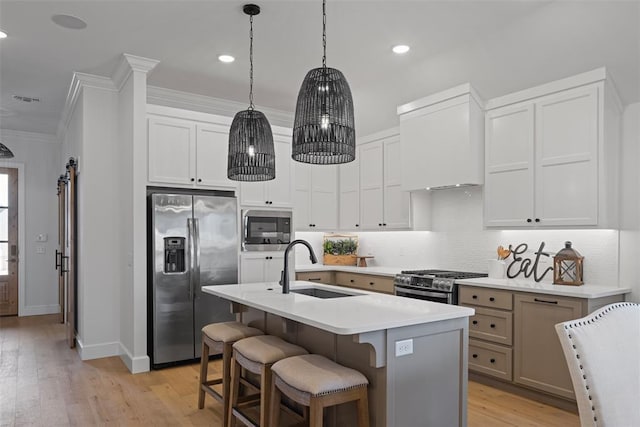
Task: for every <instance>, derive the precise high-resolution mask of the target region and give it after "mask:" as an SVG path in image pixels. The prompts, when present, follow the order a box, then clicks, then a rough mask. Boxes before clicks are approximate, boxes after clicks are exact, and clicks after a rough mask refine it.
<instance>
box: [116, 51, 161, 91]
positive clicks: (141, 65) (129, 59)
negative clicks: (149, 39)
mask: <svg viewBox="0 0 640 427" xmlns="http://www.w3.org/2000/svg"><path fill="white" fill-rule="evenodd" d="M159 63H160V61H158V60H155V59H149V58H144V57H142V56H135V55H130V54H128V53H123V54H122V57H121V58H120V63H119V64H118V66H117V67H116V70H115V71H114V73H113V75H112V76H111V79H112V80H113V83H114V84H115V87H116V88H117V89H118V91H120V89H122V86H123V85H124V83H125V82H126V81H127V79H128V78H129V76H130V75H131V73H132V72H134V71H136V72H141V73H145V74H146V73H148V72H149V71H151V70H153V69H154V68H155V67H156V65H158V64H159Z"/></svg>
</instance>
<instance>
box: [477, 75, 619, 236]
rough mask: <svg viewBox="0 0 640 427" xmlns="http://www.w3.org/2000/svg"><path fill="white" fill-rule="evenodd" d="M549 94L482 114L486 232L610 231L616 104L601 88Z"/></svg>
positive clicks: (598, 85)
mask: <svg viewBox="0 0 640 427" xmlns="http://www.w3.org/2000/svg"><path fill="white" fill-rule="evenodd" d="M552 89H554V92H553V93H551V94H549V95H540V96H536V97H533V98H532V99H529V100H527V101H523V102H519V103H511V104H509V105H506V106H502V107H497V108H491V109H490V110H489V111H488V112H487V114H486V123H485V129H486V153H485V158H486V177H485V181H486V186H485V199H484V202H485V206H484V214H485V225H486V226H488V227H496V226H497V227H504V226H506V227H547V226H600V227H613V226H615V224H616V221H615V218H616V217H617V215H616V213H615V206H617V202H616V201H617V197H618V196H617V194H618V191H617V187H618V185H617V182H618V177H617V172H616V171H617V169H618V168H617V164H618V161H619V159H618V147H619V137H618V126H619V111H618V108H617V106H616V105H615V102H613V99H615V98H611V97H607V95H606V93H605V84H604V82H603V81H600V82H597V83H593V84H587V85H581V86H579V87H574V88H570V89H565V90H560V91H558V86H557V85H555V86H553V88H552ZM606 89H607V90H608V91H612V90H613V89H612V88H606ZM541 90H542V89H541ZM541 90H539V91H537V92H534V93H540V91H541ZM549 90H550V89H549ZM542 93H544V92H542ZM513 99H514V98H513V97H511V98H508V100H509V101H513ZM516 99H517V98H516ZM493 104H495V102H493V103H492V102H490V103H489V104H488V105H490V106H491V105H493ZM605 138H606V143H605Z"/></svg>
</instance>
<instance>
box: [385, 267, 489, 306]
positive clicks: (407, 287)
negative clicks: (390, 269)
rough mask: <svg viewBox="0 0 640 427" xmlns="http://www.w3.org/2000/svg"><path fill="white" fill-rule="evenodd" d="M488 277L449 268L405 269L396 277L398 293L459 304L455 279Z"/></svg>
mask: <svg viewBox="0 0 640 427" xmlns="http://www.w3.org/2000/svg"><path fill="white" fill-rule="evenodd" d="M476 277H487V274H486V273H469V272H463V271H447V270H404V271H402V272H401V273H400V274H396V277H395V278H394V281H393V283H394V285H395V286H394V292H395V294H396V295H398V296H401V297H408V298H417V299H422V300H426V301H434V302H441V303H444V304H458V285H456V283H455V281H456V280H460V279H472V278H476Z"/></svg>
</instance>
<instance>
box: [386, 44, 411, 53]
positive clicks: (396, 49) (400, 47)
mask: <svg viewBox="0 0 640 427" xmlns="http://www.w3.org/2000/svg"><path fill="white" fill-rule="evenodd" d="M409 49H411V48H410V47H409V46H407V45H406V44H399V45H397V46H394V47H393V49H391V50H393V53H398V54H403V53H407V52H409Z"/></svg>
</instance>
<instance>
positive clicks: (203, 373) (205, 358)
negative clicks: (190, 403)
mask: <svg viewBox="0 0 640 427" xmlns="http://www.w3.org/2000/svg"><path fill="white" fill-rule="evenodd" d="M208 368H209V346H208V345H207V343H206V342H205V340H204V337H203V338H202V356H201V357H200V384H199V386H198V409H202V408H204V388H203V385H204V383H205V382H207V371H208Z"/></svg>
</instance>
